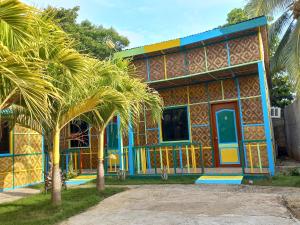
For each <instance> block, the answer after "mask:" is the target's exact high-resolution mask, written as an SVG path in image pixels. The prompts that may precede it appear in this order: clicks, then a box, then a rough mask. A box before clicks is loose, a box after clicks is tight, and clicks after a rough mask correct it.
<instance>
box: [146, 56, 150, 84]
mask: <svg viewBox="0 0 300 225" xmlns="http://www.w3.org/2000/svg"><path fill="white" fill-rule="evenodd" d="M146 62H147V77H148V81H150V63H149V59H148V58H147V59H146Z"/></svg>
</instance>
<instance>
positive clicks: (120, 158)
mask: <svg viewBox="0 0 300 225" xmlns="http://www.w3.org/2000/svg"><path fill="white" fill-rule="evenodd" d="M117 126H118V152H119V166H120V169H122V170H123V163H122V161H123V160H122V157H123V149H122V133H121V119H120V116H117Z"/></svg>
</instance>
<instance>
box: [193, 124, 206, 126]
mask: <svg viewBox="0 0 300 225" xmlns="http://www.w3.org/2000/svg"><path fill="white" fill-rule="evenodd" d="M208 126H209V124H193V125H192V127H208Z"/></svg>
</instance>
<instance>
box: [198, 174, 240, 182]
mask: <svg viewBox="0 0 300 225" xmlns="http://www.w3.org/2000/svg"><path fill="white" fill-rule="evenodd" d="M242 180H243V176H209V175H205V176H201V177H199V178H198V179H197V180H196V181H195V184H241V183H242Z"/></svg>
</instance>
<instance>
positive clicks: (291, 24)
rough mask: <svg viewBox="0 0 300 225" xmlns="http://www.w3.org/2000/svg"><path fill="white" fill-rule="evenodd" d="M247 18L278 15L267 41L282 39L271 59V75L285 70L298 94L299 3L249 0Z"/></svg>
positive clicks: (289, 0) (299, 81)
mask: <svg viewBox="0 0 300 225" xmlns="http://www.w3.org/2000/svg"><path fill="white" fill-rule="evenodd" d="M245 9H246V12H247V13H248V14H249V16H252V17H254V16H260V15H268V16H274V15H276V16H277V15H278V18H277V19H276V21H275V22H274V23H272V24H271V26H270V29H269V40H270V41H272V40H273V39H274V38H276V37H282V38H281V39H280V43H279V45H278V48H277V49H276V52H275V54H274V56H273V57H271V71H272V73H276V72H280V71H282V70H286V71H287V74H288V76H289V78H290V80H291V81H292V84H293V87H294V89H295V91H296V92H297V93H298V94H300V63H299V59H300V57H299V54H300V51H299V48H298V46H299V44H300V37H299V33H300V20H299V16H300V1H299V0H249V1H248V3H247V5H246V8H245Z"/></svg>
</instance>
